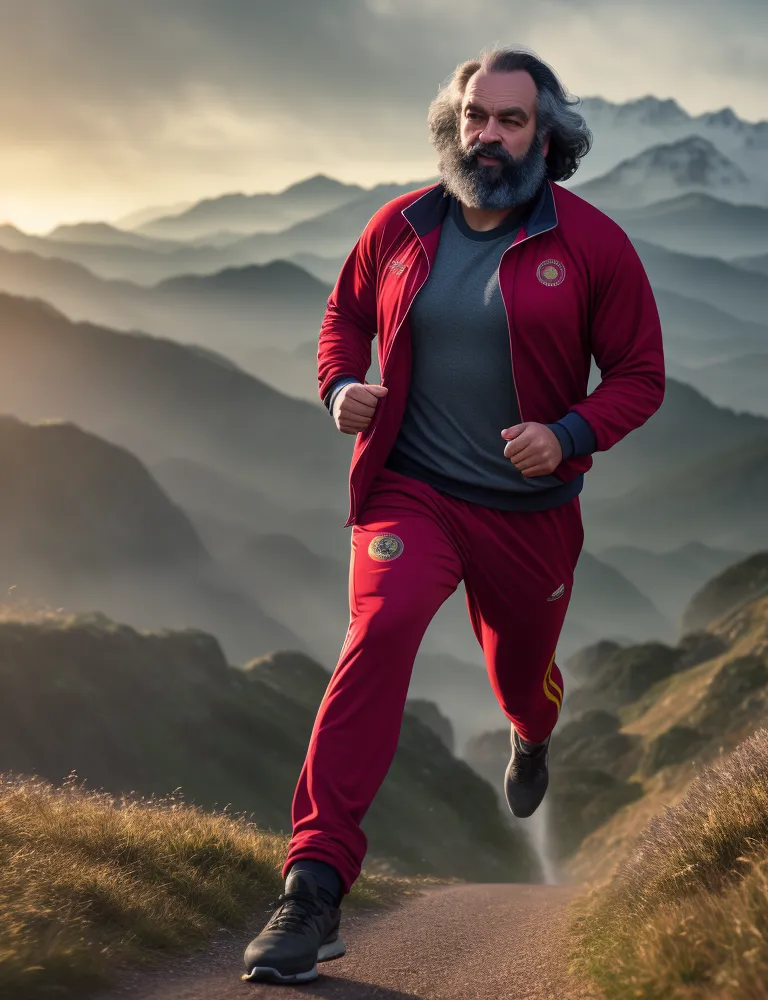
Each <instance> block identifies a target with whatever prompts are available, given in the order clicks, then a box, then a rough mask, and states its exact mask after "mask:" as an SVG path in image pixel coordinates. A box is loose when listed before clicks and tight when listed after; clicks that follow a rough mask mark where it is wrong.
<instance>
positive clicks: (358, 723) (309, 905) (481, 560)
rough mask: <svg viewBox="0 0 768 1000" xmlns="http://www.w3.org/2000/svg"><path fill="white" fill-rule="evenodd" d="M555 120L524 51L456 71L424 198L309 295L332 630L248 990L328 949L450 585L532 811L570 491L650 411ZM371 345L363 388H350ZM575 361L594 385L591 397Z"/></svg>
mask: <svg viewBox="0 0 768 1000" xmlns="http://www.w3.org/2000/svg"><path fill="white" fill-rule="evenodd" d="M572 103H573V102H571V101H569V99H568V98H567V97H566V94H565V91H564V90H563V88H562V87H561V85H560V83H559V82H558V80H557V78H556V77H555V75H554V73H553V72H552V71H551V70H550V69H549V67H547V66H546V65H545V64H544V63H542V62H541V61H540V60H539V59H537V58H536V57H535V56H534V55H532V54H531V53H529V52H526V51H520V50H509V49H507V50H496V51H492V52H489V53H486V54H484V55H483V56H482V57H481V59H480V60H473V61H470V62H466V63H463V64H462V65H460V66H459V67H458V68H457V69H456V72H455V73H454V74H453V76H452V78H451V81H450V84H449V85H448V86H447V87H445V88H443V89H442V90H441V91H440V92H439V94H438V96H437V97H436V98H435V100H434V101H433V103H432V105H431V107H430V112H429V118H428V121H429V126H430V135H431V140H432V142H433V144H434V145H435V146H436V148H437V150H438V153H439V161H438V165H439V170H440V175H441V182H440V183H439V184H436V185H433V186H431V187H428V188H424V189H422V190H420V191H415V192H412V193H409V194H407V195H404V196H402V197H400V198H395V199H394V200H393V201H391V202H389V203H388V204H386V205H384V206H383V207H382V208H381V209H379V211H378V212H377V213H376V214H375V215H374V216H373V218H372V219H371V221H370V222H369V223H368V225H367V226H366V228H365V230H364V232H363V234H362V236H361V237H360V239H359V241H358V242H357V244H356V246H355V248H354V249H353V250H352V252H351V254H350V255H349V257H348V258H347V260H346V262H345V264H344V266H343V268H342V270H341V273H340V275H339V278H338V281H337V282H336V286H335V288H334V290H333V293H332V294H331V296H330V298H329V300H328V308H327V311H326V314H325V317H324V320H323V323H322V327H321V331H320V339H319V350H318V364H319V370H318V375H319V383H320V385H319V393H320V397H321V398H322V399H323V400H324V402H325V403H326V405H327V406H328V407H329V409H330V411H331V413H332V415H333V419H334V420H335V423H336V426H337V427H338V429H339V430H340V431H341V432H343V433H347V434H356V435H357V438H356V440H355V445H354V450H353V455H352V463H351V469H350V483H349V486H350V510H349V517H348V519H347V522H346V524H347V525H352V538H351V565H350V580H349V597H350V623H349V627H348V629H347V635H346V638H345V641H344V644H343V646H342V649H341V653H340V657H339V661H338V664H337V667H336V670H335V672H334V674H333V677H332V679H331V682H330V684H329V686H328V690H327V691H326V694H325V697H324V699H323V702H322V704H321V706H320V709H319V712H318V715H317V719H316V721H315V726H314V729H313V732H312V737H311V741H310V745H309V750H308V753H307V758H306V761H305V763H304V767H303V769H302V772H301V776H300V778H299V782H298V786H297V788H296V792H295V796H294V801H293V836H292V840H291V844H290V848H289V851H288V855H287V858H286V861H285V866H284V870H283V874H284V876H287V881H286V887H285V893H284V894H283V895H282V896H281V897H280V900H279V904H280V905H279V907H278V909H277V910H276V912H275V913H274V914H273V916H272V918H271V919H270V921H269V922H268V923H267V925H266V927H265V928H264V930H263V931H262V932H261V934H259V935H258V936H257V937H256V938H255V939H254V940H253V941H252V942H251V944H250V945H249V947H248V949H247V950H246V953H245V962H246V966H247V968H248V970H249V971H248V974H247V976H246V977H244V978H251V979H264V980H272V981H278V982H285V981H306V980H309V979H313V978H315V977H316V976H317V962H318V961H324V960H326V959H329V958H334V957H338V956H339V955H341V954H343V953H344V945H343V943H342V942H341V940H340V938H339V936H338V929H339V919H340V903H341V899H342V897H343V895H344V894H345V893H347V892H349V890H350V888H351V886H352V884H353V882H354V881H355V879H356V878H357V876H358V875H359V873H360V868H361V864H362V861H363V858H364V856H365V852H366V848H367V840H366V837H365V834H364V833H363V831H362V830H361V828H360V823H361V821H362V819H363V817H364V815H365V813H366V811H367V809H368V808H369V806H370V804H371V802H372V800H373V798H374V796H375V794H376V792H377V790H378V788H379V786H380V784H381V782H382V781H383V779H384V777H385V775H386V773H387V771H388V768H389V766H390V763H391V761H392V758H393V756H394V754H395V750H396V747H397V742H398V736H399V732H400V725H401V720H402V713H403V709H404V705H405V699H406V694H407V691H408V685H409V680H410V675H411V668H412V666H413V662H414V659H415V656H416V653H417V650H418V648H419V644H420V642H421V639H422V637H423V635H424V632H425V631H426V628H427V626H428V624H429V622H430V620H431V619H432V617H433V616H434V614H435V612H436V611H437V609H438V608H439V607H440V605H441V604H442V603H443V601H445V599H446V598H447V597H448V596H449V595H450V594H452V593H453V592H454V591H455V589H456V587H457V586H458V584H459V582H460V581H462V580H463V581H464V585H465V589H466V598H467V605H468V609H469V615H470V619H471V622H472V626H473V629H474V631H475V634H476V636H477V638H478V641H479V642H480V645H481V647H482V649H483V652H484V656H485V660H486V664H487V667H488V671H489V675H490V679H491V684H492V686H493V689H494V691H495V693H496V696H497V698H498V700H499V704H500V706H501V708H502V710H503V712H504V714H505V715H506V717H507V718H508V719H509V720H510V723H511V747H512V749H511V759H510V762H509V765H508V767H507V771H506V774H505V778H504V788H505V793H506V797H507V801H508V803H509V806H510V809H511V810H512V812H513V813H514V814H515V815H516V816H530V815H531V813H532V812H533V811H534V810H535V809H536V808H537V806H538V805H539V803H540V802H541V800H542V797H543V795H544V792H545V790H546V787H547V780H548V777H547V773H548V772H547V763H548V747H549V741H550V737H551V733H552V730H553V728H554V726H555V723H556V722H557V719H558V714H559V711H560V707H561V704H562V698H563V678H562V675H561V673H560V670H559V669H558V666H557V664H556V662H555V648H556V645H557V641H558V637H559V634H560V631H561V628H562V624H563V619H564V617H565V612H566V609H567V606H568V602H569V599H570V595H571V587H572V583H573V571H574V567H575V565H576V561H577V559H578V557H579V553H580V551H581V547H582V542H583V529H582V523H581V512H580V504H579V496H578V494H579V493H580V491H581V488H582V484H583V478H584V473H585V472H586V471H587V470H588V469H589V468H590V466H591V464H592V458H591V454H592V453H593V452H595V451H606V450H607V449H609V448H611V447H612V446H613V445H614V444H616V442H618V441H619V440H620V439H621V438H623V437H624V436H625V435H626V434H628V433H629V432H630V431H631V430H632V429H633V428H636V427H638V426H640V425H641V424H643V423H644V422H645V421H646V420H647V419H648V418H649V417H650V416H651V414H652V413H653V412H654V411H655V410H656V409H657V408H658V407H659V405H660V404H661V401H662V398H663V394H664V359H663V353H662V342H661V330H660V325H659V317H658V312H657V309H656V304H655V302H654V298H653V294H652V292H651V289H650V285H649V282H648V279H647V277H646V274H645V272H644V270H643V267H642V265H641V263H640V261H639V258H638V256H637V253H636V252H635V250H634V248H633V247H632V244H631V243H630V242H629V240H628V238H627V236H626V234H625V233H624V232H623V231H622V230H621V229H620V228H619V226H617V225H616V224H615V223H614V222H613V221H612V220H611V219H609V218H608V217H606V216H605V215H603V214H602V213H601V212H599V211H598V210H597V209H596V208H594V207H593V206H592V205H590V204H588V203H587V202H585V201H584V200H582V199H581V198H579V197H578V196H577V195H575V194H573V193H571V192H569V191H568V190H567V189H565V188H563V187H561V186H558V185H557V184H556V183H555V182H557V181H559V180H563V179H565V178H567V177H570V176H571V175H572V174H573V173H574V171H575V170H576V168H577V166H578V163H579V160H580V158H581V157H582V156H584V155H585V154H586V153H587V152H588V150H589V148H590V143H591V135H590V133H589V130H588V129H587V128H586V125H585V123H584V121H583V119H582V118H581V116H580V115H578V114H577V113H576V112H575V111H574V110H573V107H572ZM377 332H378V354H379V363H380V367H381V376H382V377H381V385H368V384H366V383H365V375H366V372H367V370H368V368H369V365H370V350H371V341H372V338H373V336H374V335H375V334H376V333H377ZM591 355H592V356H594V358H595V360H596V362H597V364H598V366H599V368H600V371H601V375H602V381H601V383H600V385H599V386H598V387H597V388H596V389H595V390H594V391H593V392H592V393H591V394H589V395H587V382H588V376H589V368H590V363H591ZM467 807H468V808H471V803H468V804H467Z"/></svg>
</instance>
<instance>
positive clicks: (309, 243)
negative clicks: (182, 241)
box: [227, 177, 437, 263]
mask: <svg viewBox="0 0 768 1000" xmlns="http://www.w3.org/2000/svg"><path fill="white" fill-rule="evenodd" d="M436 181H437V178H436V177H435V178H431V179H430V180H424V181H413V182H410V183H408V184H379V185H377V186H376V187H374V188H371V190H370V191H366V192H365V194H363V195H361V196H360V197H359V198H355V199H354V200H353V201H349V202H346V203H345V204H344V205H342V206H341V207H340V208H335V209H331V210H330V211H328V212H324V213H323V214H322V215H317V216H315V217H314V218H311V219H306V220H305V221H304V222H299V223H297V224H296V225H295V226H290V227H289V228H288V229H284V230H282V231H281V232H279V233H274V234H261V233H256V234H254V235H253V236H247V237H245V238H244V239H242V240H240V241H238V242H237V243H234V244H231V245H230V246H229V247H227V253H228V254H230V255H232V257H233V258H234V259H237V260H238V261H241V262H243V263H244V262H246V261H248V262H253V261H265V260H274V259H275V258H278V257H279V258H289V257H292V256H293V255H294V254H297V253H313V254H319V255H321V256H323V257H334V256H339V255H344V257H346V255H347V254H348V253H349V252H350V250H351V249H352V247H353V246H354V245H355V243H356V242H357V239H358V237H359V236H360V233H361V232H362V231H363V229H364V228H365V227H366V225H367V224H368V222H369V221H370V219H371V217H372V216H373V215H374V214H375V213H376V212H377V211H378V210H379V209H380V208H381V206H382V205H384V204H386V202H388V201H391V200H392V199H393V198H397V197H399V196H400V195H401V194H406V193H407V192H408V191H415V190H417V189H418V188H421V187H424V186H426V185H427V184H431V183H434V182H436Z"/></svg>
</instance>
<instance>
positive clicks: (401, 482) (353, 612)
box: [283, 468, 584, 892]
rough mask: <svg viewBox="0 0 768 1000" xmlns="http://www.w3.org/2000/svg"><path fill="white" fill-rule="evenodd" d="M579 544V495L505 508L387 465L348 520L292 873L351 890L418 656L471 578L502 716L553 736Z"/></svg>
mask: <svg viewBox="0 0 768 1000" xmlns="http://www.w3.org/2000/svg"><path fill="white" fill-rule="evenodd" d="M583 540H584V532H583V528H582V524H581V507H580V504H579V498H578V497H575V498H574V499H572V500H569V501H567V502H566V503H564V504H562V505H560V506H559V507H554V508H551V509H550V510H541V511H524V512H523V511H504V510H497V509H495V508H490V507H484V506H482V505H480V504H475V503H470V502H468V501H466V500H458V499H456V498H455V497H451V496H448V495H446V494H445V493H441V492H439V491H438V490H435V489H433V487H431V486H429V485H428V484H427V483H423V482H421V481H420V480H417V479H413V478H411V477H408V476H404V475H402V474H400V473H398V472H393V471H392V470H390V469H386V468H384V469H382V470H381V472H380V473H379V474H378V476H377V478H376V480H375V481H374V483H373V485H372V487H371V490H370V492H369V494H368V496H367V497H366V501H365V503H364V505H363V508H362V509H361V511H360V514H359V516H358V518H357V523H356V524H354V525H352V538H351V558H350V567H349V604H350V623H349V627H348V629H347V635H346V638H345V640H344V644H343V646H342V648H341V652H340V655H339V661H338V664H337V666H336V669H335V671H334V673H333V676H332V678H331V681H330V684H329V685H328V689H327V691H326V693H325V696H324V698H323V701H322V703H321V705H320V708H319V711H318V714H317V718H316V720H315V725H314V728H313V730H312V736H311V739H310V743H309V749H308V751H307V757H306V760H305V761H304V766H303V768H302V771H301V775H300V777H299V781H298V785H297V787H296V792H295V794H294V798H293V837H292V839H291V844H290V847H289V851H288V856H287V858H286V861H285V865H284V868H283V874H284V876H285V875H287V873H288V869H289V868H290V866H291V865H292V864H293V862H294V861H297V860H299V858H316V859H317V860H320V861H326V862H328V863H329V864H331V865H333V866H334V867H335V868H336V869H337V871H338V872H339V875H340V876H341V880H342V884H343V887H344V892H349V890H350V888H351V886H352V883H353V882H354V881H355V879H356V878H357V877H358V875H359V874H360V869H361V866H362V863H363V858H364V857H365V853H366V850H367V846H368V841H367V838H366V835H365V833H364V832H363V831H362V829H361V828H360V823H361V822H362V819H363V817H364V816H365V813H366V812H367V810H368V808H369V807H370V805H371V803H372V801H373V799H374V796H375V795H376V793H377V791H378V789H379V787H380V785H381V783H382V782H383V780H384V778H385V777H386V774H387V771H388V770H389V767H390V764H391V763H392V759H393V757H394V755H395V751H396V749H397V743H398V739H399V736H400V728H401V724H402V717H403V710H404V708H405V700H406V695H407V693H408V685H409V683H410V678H411V671H412V668H413V664H414V660H415V659H416V653H417V651H418V648H419V645H420V643H421V640H422V638H423V636H424V633H425V631H426V629H427V626H428V625H429V623H430V621H431V620H432V618H433V616H434V615H435V613H436V612H437V610H438V608H439V607H440V605H441V604H442V603H443V601H445V600H446V598H448V597H449V596H450V595H451V594H452V593H453V592H454V591H455V589H456V587H457V586H458V584H459V582H460V581H461V580H462V579H463V580H464V587H465V591H466V595H467V606H468V608H469V616H470V620H471V622H472V628H473V630H474V633H475V635H476V636H477V639H478V641H479V643H480V646H481V647H482V650H483V653H484V656H485V661H486V664H487V668H488V674H489V676H490V681H491V685H492V687H493V690H494V693H495V694H496V697H497V698H498V700H499V704H500V706H501V709H502V711H503V712H504V714H505V715H506V717H507V718H508V719H509V720H510V721H511V722H512V723H513V724H514V726H515V728H516V729H517V731H518V732H519V733H520V735H521V736H522V737H523V739H526V740H531V741H534V742H539V741H541V740H543V739H545V738H546V736H547V734H548V733H550V732H551V730H552V729H553V728H554V726H555V723H556V722H557V718H558V714H559V712H560V706H561V703H562V698H563V678H562V675H561V673H560V670H559V669H558V667H557V665H556V663H555V661H554V657H555V647H556V645H557V640H558V637H559V635H560V630H561V628H562V625H563V619H564V618H565V612H566V610H567V607H568V602H569V600H570V596H571V586H572V583H573V571H574V568H575V566H576V561H577V559H578V557H579V553H580V552H581V547H582V543H583Z"/></svg>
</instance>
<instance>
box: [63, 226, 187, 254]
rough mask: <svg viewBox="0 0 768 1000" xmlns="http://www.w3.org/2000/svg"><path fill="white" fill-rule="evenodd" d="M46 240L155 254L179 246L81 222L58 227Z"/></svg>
mask: <svg viewBox="0 0 768 1000" xmlns="http://www.w3.org/2000/svg"><path fill="white" fill-rule="evenodd" d="M46 239H48V240H50V241H51V242H53V243H56V242H63V243H90V244H99V243H101V244H103V245H104V246H126V247H139V248H140V249H142V250H150V251H155V252H161V251H167V250H175V249H176V247H177V246H178V244H177V243H176V242H174V241H171V240H159V239H148V238H147V237H146V236H140V235H139V234H138V233H129V232H126V231H125V230H123V229H118V228H117V226H111V225H109V224H108V223H106V222H79V223H77V224H75V225H66V226H56V228H55V229H52V230H51V231H50V232H49V233H48V234H47V235H46Z"/></svg>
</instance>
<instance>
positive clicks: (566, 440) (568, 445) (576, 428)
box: [546, 410, 597, 461]
mask: <svg viewBox="0 0 768 1000" xmlns="http://www.w3.org/2000/svg"><path fill="white" fill-rule="evenodd" d="M546 426H547V427H549V429H550V430H551V431H552V432H553V434H555V435H556V436H557V439H558V441H559V442H560V446H561V447H562V449H563V461H565V460H566V459H568V458H576V457H577V456H579V455H591V454H592V453H593V452H594V451H597V438H596V437H595V432H594V431H593V430H592V428H591V427H590V426H589V424H588V423H587V421H586V420H585V419H584V417H582V416H581V414H579V413H577V412H576V411H575V410H571V411H569V412H568V413H566V415H565V416H564V417H563V418H562V419H561V420H558V421H556V422H555V423H554V424H547V425H546Z"/></svg>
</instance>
